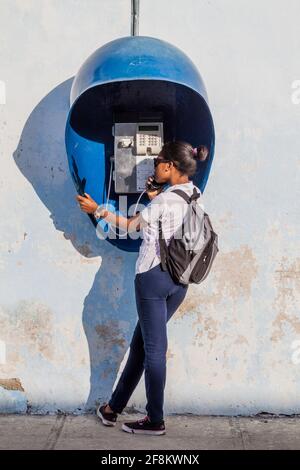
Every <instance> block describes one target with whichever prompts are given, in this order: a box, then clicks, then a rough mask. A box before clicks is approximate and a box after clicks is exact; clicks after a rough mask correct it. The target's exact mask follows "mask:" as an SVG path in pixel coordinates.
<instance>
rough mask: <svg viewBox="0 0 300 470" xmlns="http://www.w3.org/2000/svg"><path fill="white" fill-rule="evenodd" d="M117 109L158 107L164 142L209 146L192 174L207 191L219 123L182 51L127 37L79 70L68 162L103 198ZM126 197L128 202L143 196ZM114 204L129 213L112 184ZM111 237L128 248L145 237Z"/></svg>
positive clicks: (80, 182)
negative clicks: (120, 203) (176, 141)
mask: <svg viewBox="0 0 300 470" xmlns="http://www.w3.org/2000/svg"><path fill="white" fill-rule="evenodd" d="M116 112H117V113H119V115H120V114H122V113H123V115H124V114H126V113H128V112H129V113H131V116H132V115H133V114H134V113H136V116H137V117H136V118H135V119H134V120H131V121H130V120H129V121H128V120H126V119H125V120H124V122H139V121H140V120H143V119H138V118H139V117H141V116H142V114H143V113H149V112H150V113H151V112H160V113H161V115H162V116H163V117H162V120H163V122H164V141H165V142H167V141H169V140H184V141H187V142H189V143H191V144H192V145H193V146H194V147H196V146H198V145H200V144H204V145H206V146H207V147H208V148H209V152H210V153H209V158H208V159H207V160H206V161H205V162H198V168H197V171H196V173H195V175H194V176H193V181H194V183H195V184H196V185H197V186H198V187H199V188H200V189H201V191H202V192H204V188H205V185H206V182H207V180H208V176H209V172H210V168H211V164H212V160H213V156H214V144H215V134H214V125H213V120H212V116H211V112H210V109H209V106H208V98H207V92H206V88H205V85H204V83H203V80H202V78H201V75H200V73H199V71H198V69H197V68H196V66H195V65H194V64H193V62H192V61H191V60H190V59H189V57H188V56H187V55H186V54H185V53H184V52H182V51H181V50H180V49H179V48H177V47H176V46H174V45H172V44H170V43H168V42H166V41H163V40H161V39H157V38H154V37H149V36H125V37H122V38H118V39H115V40H113V41H110V42H108V43H107V44H105V45H103V46H102V47H100V48H99V49H97V50H96V51H95V52H94V53H93V54H91V55H90V57H88V58H87V60H86V61H85V62H84V63H83V64H82V66H81V67H80V69H79V71H78V73H77V74H76V76H75V78H74V81H73V84H72V88H71V93H70V111H69V114H68V118H67V123H66V131H65V141H66V150H67V155H68V161H69V168H70V171H71V175H72V178H73V181H74V184H75V185H76V188H77V190H79V189H80V188H81V191H83V190H84V191H85V192H87V193H89V194H90V195H91V196H92V197H93V199H95V200H96V201H97V202H98V203H99V204H103V203H105V202H106V201H107V193H108V181H109V175H110V165H111V161H110V157H111V156H112V155H113V154H114V137H113V135H112V127H113V124H114V122H116V121H115V120H114V119H115V113H116ZM118 122H123V121H122V120H121V121H118ZM112 186H113V185H112ZM127 197H128V207H130V206H132V205H133V204H134V203H135V202H136V200H137V199H138V194H136V195H134V194H128V195H127ZM140 203H141V204H144V205H147V204H148V203H149V199H148V196H147V195H145V194H144V195H143V196H142V198H141V200H140ZM109 204H110V206H111V207H113V208H114V210H115V211H116V212H119V211H120V212H121V213H122V214H123V215H124V216H129V214H127V213H124V211H121V210H120V209H119V201H118V195H117V194H115V192H114V188H112V191H111V194H110V197H109ZM91 218H92V217H91ZM93 222H94V224H95V226H96V225H97V222H96V221H95V220H94V221H93ZM98 224H100V227H101V229H102V230H103V231H104V232H106V231H107V230H108V224H107V223H106V222H105V221H104V220H100V221H99V222H98ZM119 235H120V234H119ZM107 240H108V241H109V242H110V243H112V244H113V245H116V246H118V247H119V248H121V249H123V250H125V251H138V249H139V246H140V243H141V239H140V238H139V239H137V240H134V239H131V238H128V237H126V238H122V237H121V236H117V237H116V238H115V239H111V238H107Z"/></svg>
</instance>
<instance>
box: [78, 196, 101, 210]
mask: <svg viewBox="0 0 300 470" xmlns="http://www.w3.org/2000/svg"><path fill="white" fill-rule="evenodd" d="M84 194H85V196H86V197H84V196H80V195H79V194H78V195H77V196H76V199H77V201H78V203H79V206H80V209H81V210H82V211H83V212H86V213H87V214H92V213H93V212H95V210H96V209H97V207H98V204H97V202H96V201H94V199H92V198H91V196H90V195H89V194H87V193H84Z"/></svg>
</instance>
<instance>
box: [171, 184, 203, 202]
mask: <svg viewBox="0 0 300 470" xmlns="http://www.w3.org/2000/svg"><path fill="white" fill-rule="evenodd" d="M171 192H172V193H176V194H178V195H179V196H181V197H182V198H183V199H184V200H185V201H186V202H187V203H188V204H190V203H191V202H192V201H195V200H196V199H198V198H199V197H200V193H198V191H197V189H196V188H195V186H194V189H193V194H192V195H191V196H188V195H187V194H186V192H185V191H183V190H182V189H174V190H173V191H171Z"/></svg>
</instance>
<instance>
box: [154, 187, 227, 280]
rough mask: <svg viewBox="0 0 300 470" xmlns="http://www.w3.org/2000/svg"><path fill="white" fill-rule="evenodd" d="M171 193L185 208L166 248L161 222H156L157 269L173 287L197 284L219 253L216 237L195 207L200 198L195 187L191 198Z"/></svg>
mask: <svg viewBox="0 0 300 470" xmlns="http://www.w3.org/2000/svg"><path fill="white" fill-rule="evenodd" d="M172 192H173V193H176V194H178V195H179V196H181V197H182V198H183V199H184V200H185V201H186V202H187V204H189V207H188V210H187V213H186V216H185V217H184V221H183V223H182V225H181V226H180V227H179V228H178V229H177V230H176V232H175V233H174V235H173V236H172V238H171V239H170V242H169V245H167V243H166V240H165V239H164V236H163V232H162V221H161V219H159V247H160V258H161V267H162V269H163V271H167V270H168V271H169V273H170V275H171V277H172V279H173V281H174V282H175V283H176V284H184V285H187V284H200V282H203V281H204V279H206V277H207V276H208V273H209V272H210V269H211V267H212V264H213V261H214V259H215V257H216V254H217V252H218V251H219V248H218V235H217V234H216V232H214V230H213V228H212V224H211V222H210V218H209V216H208V214H207V213H206V212H204V211H203V209H202V207H201V206H200V205H199V204H197V199H198V198H199V197H200V194H199V193H198V191H197V190H196V188H195V187H194V190H193V194H192V196H188V195H187V194H186V193H185V192H184V191H182V190H181V189H174V190H173V191H172Z"/></svg>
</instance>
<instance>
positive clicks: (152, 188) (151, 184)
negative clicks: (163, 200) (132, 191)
mask: <svg viewBox="0 0 300 470" xmlns="http://www.w3.org/2000/svg"><path fill="white" fill-rule="evenodd" d="M152 177H153V180H152V181H149V182H147V183H146V189H147V190H148V191H156V190H157V189H160V188H162V187H163V186H164V185H165V183H158V182H157V181H156V180H155V178H154V175H152Z"/></svg>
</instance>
